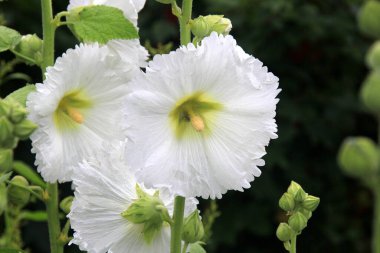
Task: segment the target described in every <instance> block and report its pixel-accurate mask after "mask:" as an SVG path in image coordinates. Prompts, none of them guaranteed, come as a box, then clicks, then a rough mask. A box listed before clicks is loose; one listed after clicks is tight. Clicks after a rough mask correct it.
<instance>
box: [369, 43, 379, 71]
mask: <svg viewBox="0 0 380 253" xmlns="http://www.w3.org/2000/svg"><path fill="white" fill-rule="evenodd" d="M366 63H367V66H368V67H369V68H371V69H373V70H376V71H380V41H376V42H375V43H374V44H373V45H372V46H371V48H370V49H369V50H368V53H367V56H366Z"/></svg>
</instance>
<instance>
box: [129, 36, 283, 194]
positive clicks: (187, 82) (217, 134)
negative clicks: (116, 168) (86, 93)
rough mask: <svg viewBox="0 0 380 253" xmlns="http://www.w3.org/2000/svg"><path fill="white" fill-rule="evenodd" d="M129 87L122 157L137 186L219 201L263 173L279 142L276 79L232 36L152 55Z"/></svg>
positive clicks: (245, 186)
mask: <svg viewBox="0 0 380 253" xmlns="http://www.w3.org/2000/svg"><path fill="white" fill-rule="evenodd" d="M129 87H130V88H131V92H130V94H129V95H128V98H127V102H126V106H125V108H126V123H127V124H128V128H129V129H128V131H129V133H128V136H129V137H128V138H129V140H130V144H131V145H129V150H128V152H127V156H128V159H129V160H130V164H131V167H132V168H133V169H134V170H136V173H137V174H136V175H137V178H138V179H139V180H140V181H141V182H144V183H145V184H146V185H147V186H149V187H153V186H157V185H168V186H170V187H171V189H172V190H173V191H174V192H175V193H176V194H178V195H182V196H185V197H194V196H202V197H203V198H207V197H211V198H215V197H217V198H221V196H222V194H223V193H225V192H226V191H227V190H239V191H242V190H243V188H249V187H250V182H251V181H253V180H254V177H258V176H260V174H261V172H260V170H259V168H258V166H263V165H264V160H263V159H261V158H262V157H263V156H264V155H265V154H266V152H265V147H266V146H267V145H268V143H269V140H270V139H273V138H276V137H277V135H276V134H275V133H276V131H277V125H276V122H275V119H274V117H275V114H276V104H277V102H278V99H277V98H276V96H277V94H278V93H279V89H278V78H277V77H275V76H274V75H273V74H272V73H270V72H268V70H267V68H266V67H263V64H262V63H261V62H260V61H259V60H258V59H256V58H254V57H252V56H250V55H248V54H246V53H244V51H243V50H242V49H241V48H240V47H239V46H237V45H236V41H235V40H234V38H233V37H232V36H226V37H224V36H222V35H221V36H218V35H217V34H216V33H213V34H211V36H210V37H207V38H205V39H204V40H203V41H202V44H201V45H199V46H198V47H195V46H194V45H193V44H191V43H190V44H189V45H187V46H184V47H181V48H180V49H178V50H177V51H175V52H171V53H170V54H168V55H157V56H155V57H154V59H153V61H152V62H150V63H149V66H148V67H147V70H146V74H142V75H140V76H138V77H137V78H135V79H134V80H133V81H132V82H131V83H130V86H129Z"/></svg>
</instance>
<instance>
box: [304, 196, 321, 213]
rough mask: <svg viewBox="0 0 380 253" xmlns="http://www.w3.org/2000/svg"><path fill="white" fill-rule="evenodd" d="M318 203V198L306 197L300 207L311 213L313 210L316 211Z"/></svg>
mask: <svg viewBox="0 0 380 253" xmlns="http://www.w3.org/2000/svg"><path fill="white" fill-rule="evenodd" d="M319 202H320V199H319V198H318V197H315V196H312V195H308V196H307V197H306V199H305V200H304V201H303V202H302V206H303V207H304V208H305V209H307V210H309V211H311V212H314V211H315V209H317V207H318V205H319Z"/></svg>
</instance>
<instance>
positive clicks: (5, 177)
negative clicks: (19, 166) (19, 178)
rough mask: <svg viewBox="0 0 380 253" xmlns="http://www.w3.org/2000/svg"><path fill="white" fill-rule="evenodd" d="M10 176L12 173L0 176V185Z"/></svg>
mask: <svg viewBox="0 0 380 253" xmlns="http://www.w3.org/2000/svg"><path fill="white" fill-rule="evenodd" d="M11 175H12V172H8V173H6V174H4V175H1V176H0V184H2V183H4V182H5V181H7V180H8V179H9V178H10V177H11Z"/></svg>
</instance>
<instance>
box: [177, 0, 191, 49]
mask: <svg viewBox="0 0 380 253" xmlns="http://www.w3.org/2000/svg"><path fill="white" fill-rule="evenodd" d="M192 9H193V0H183V2H182V17H181V18H180V19H179V26H180V27H179V28H180V33H181V45H186V44H188V43H190V42H191V32H190V24H189V21H190V20H191V12H192Z"/></svg>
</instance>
